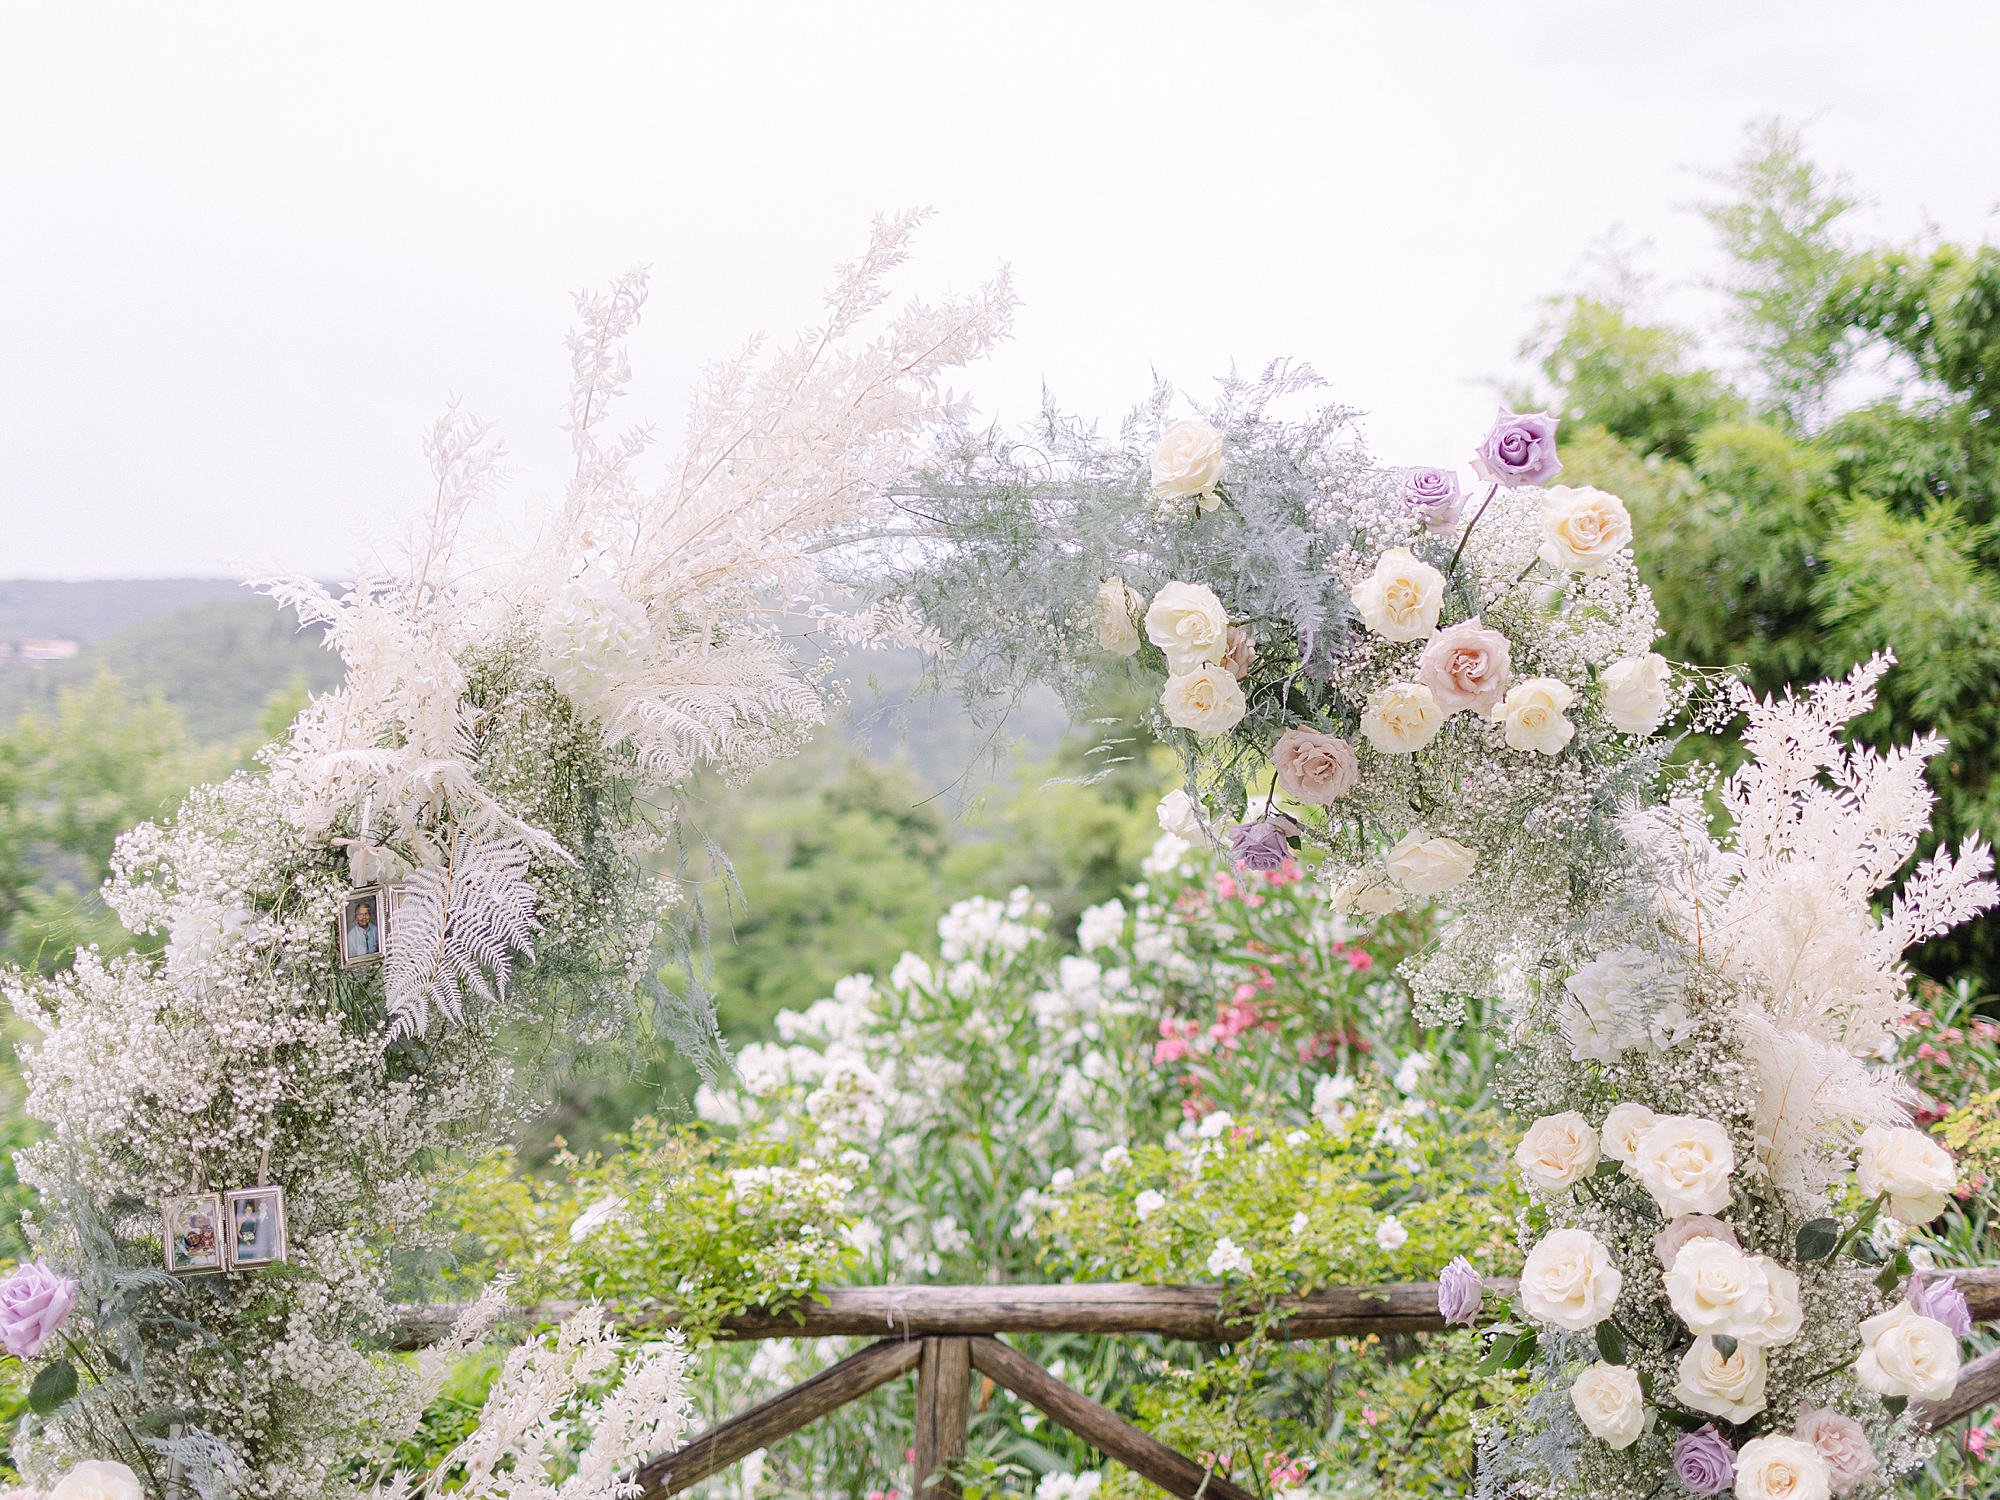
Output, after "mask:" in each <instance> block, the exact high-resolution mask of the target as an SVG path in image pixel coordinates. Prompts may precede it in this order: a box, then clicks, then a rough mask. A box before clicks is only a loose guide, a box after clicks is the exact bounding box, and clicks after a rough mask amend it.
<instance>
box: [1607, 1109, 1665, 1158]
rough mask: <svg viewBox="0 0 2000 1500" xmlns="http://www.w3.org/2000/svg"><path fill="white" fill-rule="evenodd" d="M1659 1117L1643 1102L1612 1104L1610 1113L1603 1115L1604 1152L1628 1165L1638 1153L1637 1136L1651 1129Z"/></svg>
mask: <svg viewBox="0 0 2000 1500" xmlns="http://www.w3.org/2000/svg"><path fill="white" fill-rule="evenodd" d="M1659 1118H1660V1117H1659V1116H1658V1115H1656V1114H1654V1113H1653V1112H1652V1111H1651V1110H1650V1109H1648V1108H1646V1106H1645V1105H1643V1104H1614V1105H1612V1106H1611V1113H1610V1114H1608V1115H1606V1116H1605V1117H1604V1133H1603V1137H1602V1142H1603V1144H1602V1149H1603V1152H1604V1154H1605V1155H1606V1156H1608V1157H1610V1158H1611V1159H1612V1160H1613V1161H1622V1162H1623V1163H1625V1165H1626V1166H1627V1167H1630V1166H1631V1165H1632V1161H1633V1158H1634V1157H1636V1156H1637V1155H1638V1154H1639V1137H1640V1136H1642V1135H1644V1134H1645V1133H1646V1132H1647V1131H1649V1130H1651V1129H1652V1128H1653V1126H1654V1125H1655V1124H1657V1123H1658V1122H1659Z"/></svg>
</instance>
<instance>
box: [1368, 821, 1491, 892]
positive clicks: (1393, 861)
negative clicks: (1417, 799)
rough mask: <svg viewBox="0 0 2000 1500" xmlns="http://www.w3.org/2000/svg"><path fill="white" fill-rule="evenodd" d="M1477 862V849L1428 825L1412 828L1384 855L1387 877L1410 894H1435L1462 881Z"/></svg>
mask: <svg viewBox="0 0 2000 1500" xmlns="http://www.w3.org/2000/svg"><path fill="white" fill-rule="evenodd" d="M1478 862H1479V851H1478V850H1476V849H1468V848H1466V847H1465V845H1463V844H1461V843H1459V842H1457V840H1455V839H1448V838H1442V837H1439V836H1437V835H1434V834H1432V833H1431V831H1430V830H1429V829H1427V828H1412V829H1411V830H1410V831H1409V832H1408V833H1406V834H1404V835H1403V836H1402V837H1401V838H1400V839H1398V840H1396V842H1395V844H1394V845H1392V846H1391V848H1390V850H1389V852H1388V853H1387V854H1386V855H1384V856H1383V859H1382V869H1383V871H1384V872H1385V873H1386V874H1387V875H1388V877H1389V878H1390V879H1391V880H1393V881H1395V882H1396V884H1398V885H1400V886H1401V887H1402V888H1403V889H1404V890H1406V891H1408V892H1409V893H1410V894H1411V895H1413V896H1435V895H1438V894H1440V893H1442V892H1444V891H1448V890H1450V889H1451V888H1452V887H1453V886H1455V885H1459V884H1461V883H1463V882H1464V881H1465V880H1466V878H1467V877H1469V876H1470V875H1471V874H1472V869H1473V866H1474V865H1476V864H1478Z"/></svg>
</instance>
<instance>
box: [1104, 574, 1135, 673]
mask: <svg viewBox="0 0 2000 1500" xmlns="http://www.w3.org/2000/svg"><path fill="white" fill-rule="evenodd" d="M1144 603H1145V601H1144V600H1143V599H1141V598H1140V597H1139V591H1138V590H1137V589H1134V588H1128V587H1127V586H1126V583H1125V580H1124V579H1122V578H1115V577H1114V578H1107V579H1105V580H1104V582H1102V583H1100V584H1099V585H1098V586H1097V645H1098V649H1100V650H1103V651H1109V652H1110V653H1111V654H1112V655H1114V656H1131V655H1132V654H1133V653H1134V652H1136V651H1137V650H1138V649H1139V627H1138V626H1137V625H1135V624H1133V623H1132V617H1133V616H1134V615H1135V614H1137V613H1138V612H1139V609H1140V607H1141V606H1142V605H1143V604H1144Z"/></svg>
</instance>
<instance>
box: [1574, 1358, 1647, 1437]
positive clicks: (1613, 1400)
mask: <svg viewBox="0 0 2000 1500" xmlns="http://www.w3.org/2000/svg"><path fill="white" fill-rule="evenodd" d="M1569 1401H1570V1405H1572V1406H1574V1407H1575V1408H1576V1414H1577V1415H1578V1416H1579V1417H1581V1418H1582V1419H1583V1425H1584V1426H1585V1427H1587V1428H1589V1429H1590V1435H1591V1436H1592V1437H1594V1438H1596V1439H1597V1440H1598V1441H1599V1442H1601V1443H1604V1444H1606V1445H1607V1446H1609V1447H1612V1448H1629V1447H1631V1446H1632V1445H1633V1444H1634V1443H1636V1442H1638V1441H1639V1434H1640V1433H1642V1432H1644V1431H1645V1430H1646V1394H1645V1392H1644V1391H1642V1390H1641V1389H1640V1388H1639V1372H1638V1371H1637V1370H1634V1369H1632V1368H1631V1367H1630V1366H1628V1365H1608V1364H1606V1363H1604V1361H1602V1360H1599V1361H1598V1362H1597V1363H1596V1364H1594V1365H1592V1366H1591V1367H1590V1368H1589V1369H1587V1370H1585V1371H1584V1372H1583V1373H1582V1374H1581V1375H1579V1376H1577V1377H1576V1383H1575V1384H1574V1385H1572V1386H1571V1387H1570V1388H1569Z"/></svg>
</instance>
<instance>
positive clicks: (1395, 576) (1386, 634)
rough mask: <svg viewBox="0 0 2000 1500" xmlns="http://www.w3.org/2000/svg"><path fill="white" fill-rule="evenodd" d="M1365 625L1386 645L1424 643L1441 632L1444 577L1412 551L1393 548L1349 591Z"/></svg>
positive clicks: (1377, 559)
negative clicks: (1373, 569) (1421, 641)
mask: <svg viewBox="0 0 2000 1500" xmlns="http://www.w3.org/2000/svg"><path fill="white" fill-rule="evenodd" d="M1348 593H1349V596H1350V597H1351V598H1352V599H1353V600H1354V607H1355V608H1356V609H1358V610H1360V611H1361V623H1362V624H1364V625H1366V626H1367V627H1368V628H1369V629H1370V630H1372V631H1374V632H1375V634H1377V635H1379V636H1381V637H1382V639H1384V640H1385V641H1420V640H1422V639H1423V638H1424V637H1425V636H1427V635H1429V634H1431V633H1432V632H1433V631H1435V630H1436V629H1437V622H1438V615H1439V613H1440V612H1441V611H1442V610H1443V609H1444V574H1442V573H1440V572H1439V571H1438V570H1437V569H1436V568H1434V567H1432V566H1431V565H1430V564H1429V563H1427V562H1420V561H1418V559H1417V555H1416V554H1415V553H1414V552H1412V551H1410V549H1409V548H1408V547H1391V548H1390V549H1389V550H1388V551H1387V552H1384V553H1383V554H1382V555H1381V556H1380V557H1378V558H1376V559H1375V571H1374V572H1373V573H1371V574H1370V575H1369V576H1368V577H1366V578H1364V579H1363V580H1362V581H1361V582H1359V583H1357V584H1355V585H1354V587H1353V588H1352V589H1350V590H1349V591H1348Z"/></svg>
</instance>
